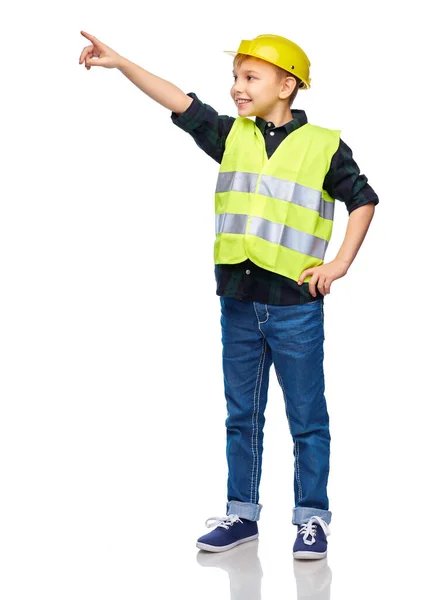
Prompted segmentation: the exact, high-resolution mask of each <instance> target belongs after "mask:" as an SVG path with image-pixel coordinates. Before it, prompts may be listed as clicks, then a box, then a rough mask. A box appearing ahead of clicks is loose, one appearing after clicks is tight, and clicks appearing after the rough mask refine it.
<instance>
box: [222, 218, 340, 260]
mask: <svg viewBox="0 0 443 600" xmlns="http://www.w3.org/2000/svg"><path fill="white" fill-rule="evenodd" d="M215 219H216V234H219V233H238V234H244V233H247V234H248V235H256V236H257V237H260V238H262V239H263V240H266V241H268V242H271V243H272V244H279V245H280V246H285V248H289V249H290V250H295V251H296V252H300V253H301V254H307V255H308V256H314V257H315V258H319V259H323V258H324V256H325V253H326V249H327V247H328V242H327V241H326V240H322V239H321V238H318V237H315V235H309V234H308V233H304V232H303V231H298V230H297V229H294V228H293V227H288V226H287V225H282V224H281V223H273V222H272V221H268V220H267V219H262V218H260V217H252V218H251V222H250V224H249V228H248V230H247V231H246V226H247V223H248V215H234V214H230V213H223V214H221V215H216V216H215Z"/></svg>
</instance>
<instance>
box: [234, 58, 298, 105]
mask: <svg viewBox="0 0 443 600" xmlns="http://www.w3.org/2000/svg"><path fill="white" fill-rule="evenodd" d="M247 58H250V57H249V54H236V55H235V57H234V69H235V68H236V67H240V66H241V65H242V63H243V62H244V61H245V60H246V59H247ZM254 58H256V57H255V56H254ZM257 60H262V59H261V58H257ZM263 62H267V61H263ZM268 64H272V63H268ZM272 66H273V67H274V69H275V72H276V74H277V77H279V79H280V81H283V79H284V78H285V77H293V78H294V79H295V82H296V84H295V88H294V91H293V92H292V94H291V95H290V96H288V105H289V106H292V103H293V102H294V99H295V97H296V95H297V92H298V90H299V89H300V88H303V87H305V84H304V83H303V81H302V80H301V79H299V78H298V77H297V76H296V75H294V74H293V73H289V71H285V69H282V68H281V67H277V65H272Z"/></svg>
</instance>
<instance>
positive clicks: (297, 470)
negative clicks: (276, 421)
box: [275, 369, 303, 502]
mask: <svg viewBox="0 0 443 600" xmlns="http://www.w3.org/2000/svg"><path fill="white" fill-rule="evenodd" d="M275 373H276V375H277V379H278V382H279V384H280V387H281V389H282V392H283V399H284V401H285V407H286V418H287V420H288V425H289V431H290V433H291V437H292V431H291V422H290V420H289V413H288V400H287V396H286V392H285V387H284V385H283V379H282V378H281V375H280V373H279V372H278V371H277V369H275ZM293 451H294V458H295V461H294V467H295V477H296V479H297V487H298V500H299V502H300V501H301V499H302V497H303V492H302V489H301V479H300V463H299V459H298V457H299V444H298V442H297V441H295V442H294V445H293Z"/></svg>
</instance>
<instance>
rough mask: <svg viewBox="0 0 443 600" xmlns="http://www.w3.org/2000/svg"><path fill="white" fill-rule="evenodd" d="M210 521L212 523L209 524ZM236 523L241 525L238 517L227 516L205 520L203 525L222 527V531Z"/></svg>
mask: <svg viewBox="0 0 443 600" xmlns="http://www.w3.org/2000/svg"><path fill="white" fill-rule="evenodd" d="M210 521H214V523H211V524H209V523H210ZM237 521H239V522H240V523H243V521H242V520H241V519H240V517H239V516H238V515H228V516H227V517H211V518H210V519H207V520H206V523H205V525H206V527H223V529H229V527H231V525H234V523H237Z"/></svg>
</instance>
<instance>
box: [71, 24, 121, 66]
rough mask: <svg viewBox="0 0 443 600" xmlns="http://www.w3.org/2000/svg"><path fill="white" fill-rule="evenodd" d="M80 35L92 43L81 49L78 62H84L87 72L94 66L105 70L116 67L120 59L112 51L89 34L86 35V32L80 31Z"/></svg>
mask: <svg viewBox="0 0 443 600" xmlns="http://www.w3.org/2000/svg"><path fill="white" fill-rule="evenodd" d="M80 33H81V34H82V35H83V36H84V37H85V38H86V39H88V40H89V41H90V42H92V44H91V45H90V46H86V47H85V48H83V51H82V53H81V55H80V60H79V63H80V64H82V62H84V63H85V67H86V68H87V69H88V71H89V69H90V68H91V67H95V66H98V67H106V68H107V69H113V68H114V67H116V66H117V64H118V61H119V59H120V58H121V56H120V55H119V54H117V52H115V51H114V50H112V48H109V46H105V44H103V43H102V42H100V41H99V40H98V39H97V38H95V37H94V36H93V35H91V34H90V33H86V31H80Z"/></svg>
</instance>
